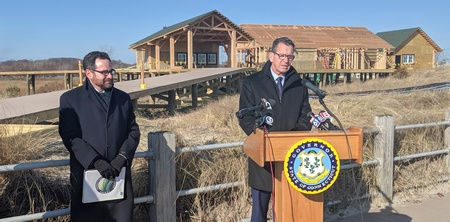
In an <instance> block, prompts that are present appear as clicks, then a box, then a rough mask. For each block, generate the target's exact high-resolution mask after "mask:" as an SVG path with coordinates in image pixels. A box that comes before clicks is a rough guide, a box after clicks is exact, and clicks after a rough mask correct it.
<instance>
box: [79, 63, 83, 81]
mask: <svg viewBox="0 0 450 222" xmlns="http://www.w3.org/2000/svg"><path fill="white" fill-rule="evenodd" d="M78 77H79V81H78V86H81V85H83V68H82V65H81V60H78Z"/></svg>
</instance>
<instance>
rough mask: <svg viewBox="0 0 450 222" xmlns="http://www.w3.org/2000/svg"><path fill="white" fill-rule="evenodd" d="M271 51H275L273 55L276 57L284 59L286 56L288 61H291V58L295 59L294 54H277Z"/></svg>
mask: <svg viewBox="0 0 450 222" xmlns="http://www.w3.org/2000/svg"><path fill="white" fill-rule="evenodd" d="M273 53H275V55H277V56H278V58H280V59H281V60H284V59H285V58H288V60H289V61H292V60H294V59H295V55H286V54H278V53H276V52H273Z"/></svg>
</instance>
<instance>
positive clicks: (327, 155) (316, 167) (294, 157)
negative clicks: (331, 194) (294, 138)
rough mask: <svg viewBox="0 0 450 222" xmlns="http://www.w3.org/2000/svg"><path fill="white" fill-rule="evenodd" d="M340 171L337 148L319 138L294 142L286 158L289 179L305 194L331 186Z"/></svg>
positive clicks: (285, 163)
mask: <svg viewBox="0 0 450 222" xmlns="http://www.w3.org/2000/svg"><path fill="white" fill-rule="evenodd" d="M339 171H340V161H339V156H338V154H337V152H336V149H334V147H333V146H332V145H331V144H329V143H328V142H326V141H325V140H322V139H318V138H309V139H304V140H302V141H300V142H298V143H296V144H294V145H293V146H292V147H291V149H290V150H289V152H288V153H287V154H286V158H285V160H284V172H285V175H286V178H287V181H288V182H289V184H290V185H291V186H292V187H294V188H295V189H296V190H298V191H300V192H302V193H305V194H318V193H321V192H323V191H325V190H327V189H328V188H330V187H331V185H333V183H334V182H335V181H336V179H337V177H338V175H339Z"/></svg>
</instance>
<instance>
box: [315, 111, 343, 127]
mask: <svg viewBox="0 0 450 222" xmlns="http://www.w3.org/2000/svg"><path fill="white" fill-rule="evenodd" d="M319 115H320V116H321V117H322V118H324V119H325V122H324V123H323V124H325V125H326V127H327V129H329V130H340V128H339V127H338V126H336V125H334V124H333V123H332V122H331V117H332V116H331V115H330V114H329V113H328V112H326V111H323V110H321V111H320V112H319Z"/></svg>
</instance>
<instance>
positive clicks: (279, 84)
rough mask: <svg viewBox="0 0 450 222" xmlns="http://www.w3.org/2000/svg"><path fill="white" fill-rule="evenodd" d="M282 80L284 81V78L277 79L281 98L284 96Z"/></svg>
mask: <svg viewBox="0 0 450 222" xmlns="http://www.w3.org/2000/svg"><path fill="white" fill-rule="evenodd" d="M282 80H283V77H278V78H277V86H278V94H279V95H280V98H281V96H282V95H283V85H282V84H281V81H282Z"/></svg>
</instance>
